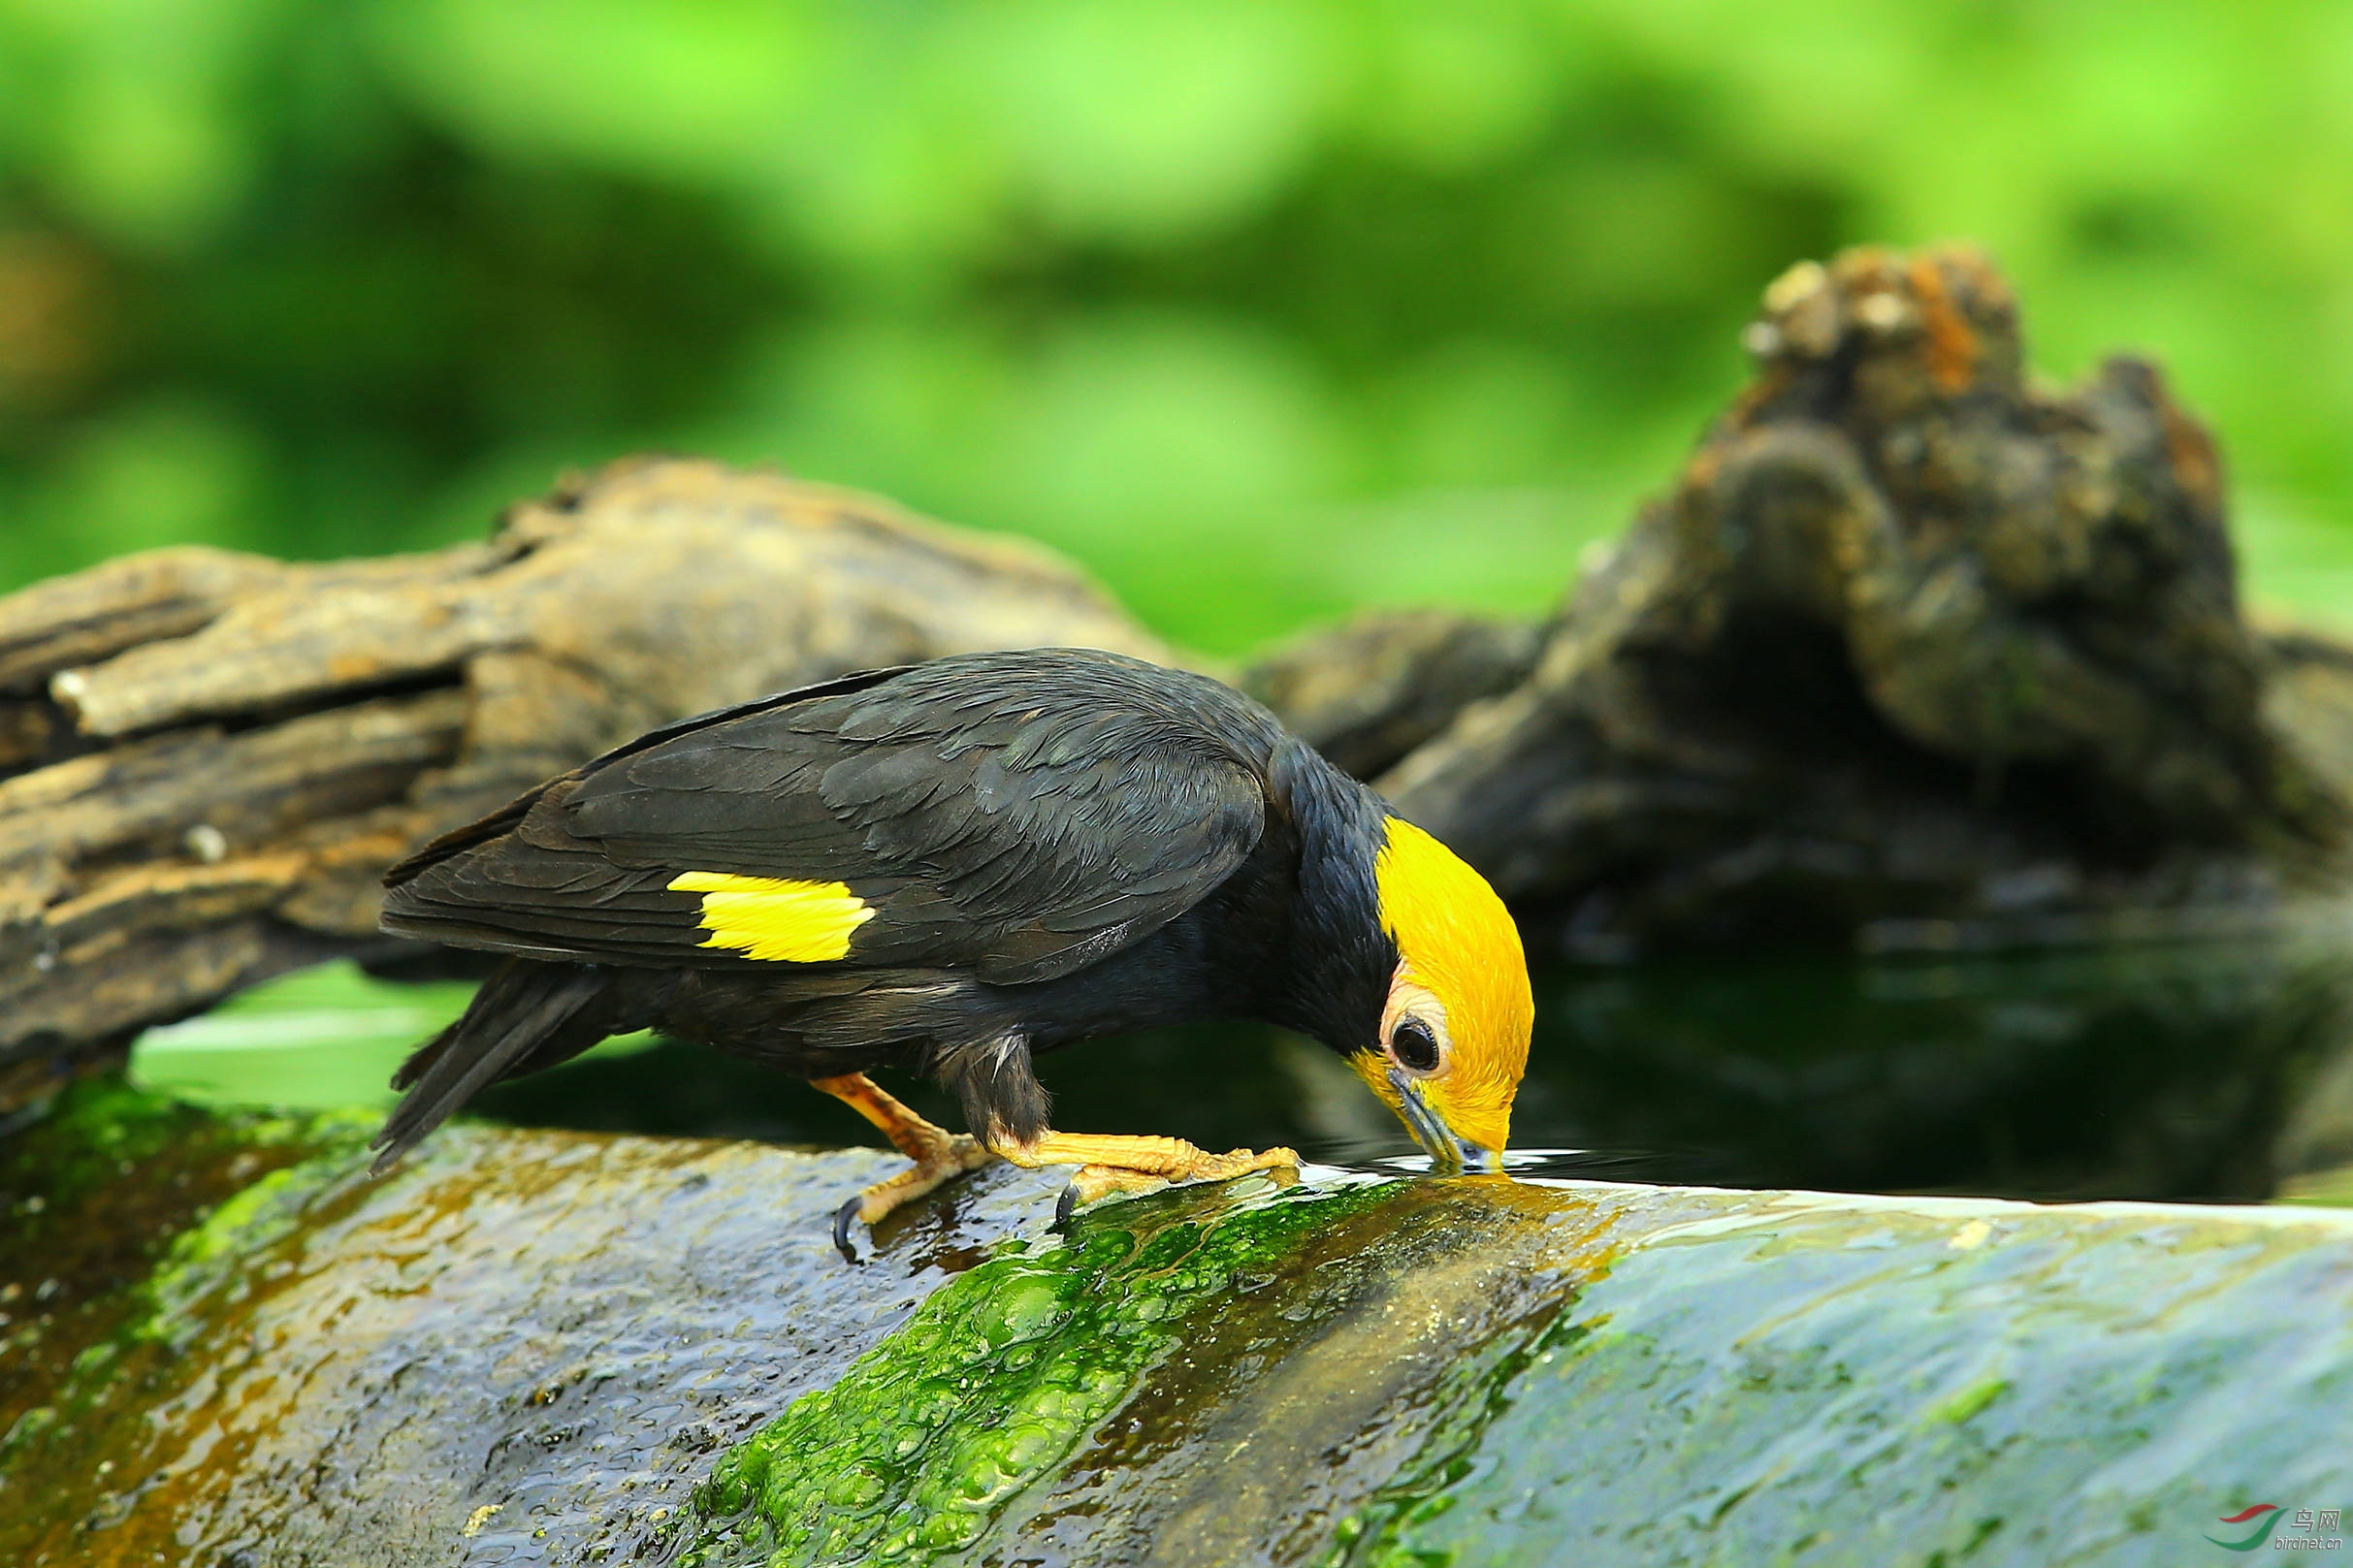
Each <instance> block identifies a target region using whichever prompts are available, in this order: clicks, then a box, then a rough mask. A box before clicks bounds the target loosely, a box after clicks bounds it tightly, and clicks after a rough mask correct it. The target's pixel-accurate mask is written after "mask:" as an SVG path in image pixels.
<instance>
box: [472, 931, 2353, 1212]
mask: <svg viewBox="0 0 2353 1568" xmlns="http://www.w3.org/2000/svg"><path fill="white" fill-rule="evenodd" d="M2349 995H2353V941H2349V940H2348V939H2347V937H2346V934H2345V932H2344V931H2343V929H2342V928H2341V927H2333V928H2331V929H2328V930H2325V931H2324V930H2318V929H2305V930H2303V931H2300V932H2297V933H2293V934H2274V935H2271V936H2266V937H2260V938H2256V937H2246V938H2238V939H2233V940H2229V941H2208V942H2197V943H2192V942H2183V943H2172V944H2137V945H2129V946H2111V947H2106V948H2097V949H2080V950H2072V951H2059V952H2050V951H2045V952H2036V953H2026V954H2004V955H1970V956H1965V957H1949V958H1935V959H1921V958H1880V959H1867V960H1865V959H1852V960H1850V959H1829V958H1790V957H1775V958H1770V959H1751V960H1729V961H1728V960H1725V959H1722V958H1711V959H1707V960H1704V961H1701V960H1692V961H1673V962H1658V963H1651V964H1643V965H1636V966H1629V967H1627V968H1623V969H1593V968H1580V969H1570V970H1563V971H1560V972H1556V973H1553V974H1551V975H1548V976H1541V977H1540V978H1539V981H1538V986H1537V1038H1536V1041H1535V1045H1534V1049H1533V1050H1532V1052H1531V1063H1530V1070H1529V1078H1528V1083H1527V1086H1526V1088H1525V1089H1524V1090H1523V1092H1522V1096H1521V1100H1520V1109H1519V1113H1518V1115H1517V1116H1516V1118H1515V1121H1514V1126H1513V1141H1514V1143H1515V1144H1517V1145H1519V1146H1520V1147H1521V1148H1523V1149H1529V1150H1574V1151H1580V1152H1576V1153H1569V1154H1555V1155H1552V1156H1550V1157H1548V1158H1546V1159H1544V1160H1543V1161H1542V1163H1541V1165H1540V1166H1539V1167H1537V1168H1536V1169H1537V1170H1539V1171H1540V1172H1541V1173H1543V1174H1549V1175H1582V1176H1590V1177H1605V1178H1616V1179H1639V1180H1650V1181H1693V1182H1708V1183H1717V1184H1724V1185H1733V1186H1772V1187H1783V1186H1795V1187H1816V1188H1826V1189H1831V1190H1851V1191H1878V1192H1889V1191H1898V1192H1900V1191H1950V1192H1971V1193H1987V1194H2001V1195H2012V1196H2020V1197H2035V1198H2146V1199H2242V1200H2244V1199H2262V1198H2265V1197H2269V1196H2270V1195H2271V1194H2272V1192H2273V1191H2274V1190H2275V1189H2276V1188H2277V1187H2278V1186H2279V1184H2280V1181H2281V1179H2282V1178H2283V1177H2292V1176H2295V1175H2297V1174H2298V1173H2299V1172H2305V1171H2311V1170H2317V1169H2320V1168H2326V1167H2332V1166H2342V1165H2346V1164H2348V1163H2353V1048H2349V1047H2348V1038H2349V1037H2353V1031H2348V1029H2347V1028H2346V1026H2345V1019H2346V1017H2347V1015H2348V1014H2347V1008H2346V1000H2347V998H2348V996H2349ZM1041 1076H1043V1077H1044V1078H1045V1080H1046V1082H1047V1085H1048V1087H1049V1088H1050V1089H1052V1090H1053V1092H1054V1095H1055V1101H1056V1104H1055V1112H1054V1115H1055V1121H1056V1124H1057V1125H1059V1126H1064V1127H1068V1128H1071V1129H1073V1130H1075V1131H1085V1132H1098V1131H1101V1132H1145V1131H1149V1132H1156V1133H1174V1134H1177V1135H1179V1136H1185V1137H1189V1138H1192V1139H1193V1140H1194V1141H1196V1142H1199V1143H1202V1144H1205V1145H1207V1146H1209V1147H1211V1148H1228V1147H1233V1146H1237V1145H1241V1144H1249V1145H1253V1146H1264V1145H1266V1144H1268V1143H1271V1142H1289V1143H1293V1144H1295V1145H1296V1146H1298V1147H1299V1148H1301V1149H1302V1150H1303V1151H1305V1152H1306V1153H1307V1154H1308V1155H1309V1156H1310V1157H1311V1158H1320V1159H1324V1160H1333V1161H1341V1162H1347V1163H1356V1164H1364V1163H1368V1162H1374V1161H1379V1160H1382V1159H1385V1158H1390V1157H1397V1156H1404V1155H1408V1154H1410V1152H1411V1150H1412V1144H1411V1143H1410V1141H1409V1140H1408V1139H1407V1138H1406V1137H1405V1136H1404V1132H1403V1130H1402V1128H1400V1127H1398V1126H1396V1125H1395V1124H1394V1123H1393V1122H1392V1121H1391V1120H1390V1118H1389V1116H1388V1114H1387V1112H1385V1111H1383V1110H1382V1109H1381V1108H1380V1107H1379V1106H1377V1105H1376V1104H1373V1103H1372V1101H1371V1100H1370V1097H1369V1096H1367V1095H1365V1094H1364V1092H1363V1090H1362V1089H1361V1087H1359V1086H1358V1085H1357V1084H1356V1082H1355V1079H1354V1076H1353V1074H1350V1073H1348V1072H1346V1071H1345V1070H1344V1069H1343V1068H1341V1067H1340V1066H1339V1064H1338V1062H1337V1061H1336V1060H1334V1059H1333V1058H1332V1057H1331V1056H1330V1054H1329V1053H1327V1052H1322V1051H1320V1050H1318V1049H1314V1048H1310V1047H1305V1046H1303V1045H1302V1044H1301V1043H1300V1042H1297V1041H1293V1040H1285V1039H1282V1038H1281V1037H1278V1036H1276V1035H1274V1034H1273V1033H1272V1032H1270V1031H1265V1030H1260V1029H1256V1028H1245V1027H1232V1026H1214V1027H1203V1028H1195V1029H1186V1030H1170V1031H1163V1032H1160V1033H1156V1034H1152V1035H1146V1036H1140V1037H1136V1038H1134V1039H1132V1040H1125V1041H1117V1042H1113V1041H1099V1042H1096V1043H1094V1044H1091V1045H1085V1046H1080V1047H1077V1048H1074V1049H1072V1050H1069V1051H1066V1052H1062V1053H1059V1054H1057V1055H1054V1056H1051V1057H1048V1058H1047V1059H1046V1060H1045V1062H1044V1063H1043V1064H1042V1066H1041ZM909 1098H910V1099H911V1100H914V1101H915V1102H917V1103H918V1104H919V1107H920V1108H922V1109H923V1110H924V1111H925V1113H926V1114H929V1115H933V1116H939V1117H944V1116H949V1115H951V1114H952V1113H951V1108H950V1106H949V1105H948V1104H946V1103H945V1101H944V1100H943V1099H942V1098H941V1097H939V1096H938V1095H936V1094H935V1093H931V1092H929V1091H928V1089H927V1088H923V1087H919V1088H918V1089H917V1090H916V1091H915V1092H914V1093H911V1094H910V1095H909ZM481 1109H482V1110H484V1111H485V1112H486V1113H489V1114H492V1115H495V1116H500V1117H502V1118H504V1119H507V1120H512V1121H517V1122H524V1123H532V1124H539V1125H564V1126H573V1127H593V1128H609V1129H614V1130H629V1131H635V1132H652V1133H679V1134H705V1135H717V1136H750V1137H763V1138H771V1139H779V1140H784V1141H792V1142H823V1143H833V1142H854V1141H855V1142H863V1141H871V1140H872V1135H871V1134H870V1133H869V1132H868V1131H867V1130H866V1129H865V1127H864V1126H863V1124H861V1123H859V1122H857V1121H856V1120H855V1119H854V1117H853V1116H851V1115H850V1114H849V1113H848V1112H847V1111H845V1110H843V1109H842V1108H841V1107H840V1106H839V1105H837V1104H835V1103H833V1102H832V1101H830V1100H827V1099H826V1098H825V1097H823V1096H821V1095H815V1094H812V1093H810V1092H809V1091H808V1090H807V1089H805V1088H803V1087H802V1086H801V1085H799V1084H797V1083H794V1082H792V1081H790V1079H786V1078H783V1077H781V1076H779V1075H777V1074H774V1073H771V1072H765V1071H764V1070H762V1069H759V1068H757V1067H754V1066H751V1065H749V1064H745V1063H738V1062H731V1061H727V1060H725V1059H721V1058H717V1057H713V1056H711V1055H709V1054H708V1053H705V1052H702V1051H698V1050H693V1049H691V1048H689V1047H685V1046H679V1045H663V1046H660V1047H658V1048H656V1049H653V1050H649V1051H642V1052H638V1053H635V1054H632V1055H627V1056H620V1057H614V1058H609V1059H596V1058H592V1059H590V1060H587V1061H584V1062H582V1063H579V1064H577V1065H575V1066H573V1067H571V1068H568V1069H564V1070H561V1071H559V1072H552V1073H548V1074H545V1075H543V1076H542V1077H539V1078H536V1079H530V1080H526V1081H524V1082H521V1083H515V1084H508V1085H505V1086H502V1087H501V1088H500V1089H498V1090H495V1091H493V1092H492V1094H490V1095H488V1096H486V1097H485V1098H484V1101H483V1103H482V1105H481Z"/></svg>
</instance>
